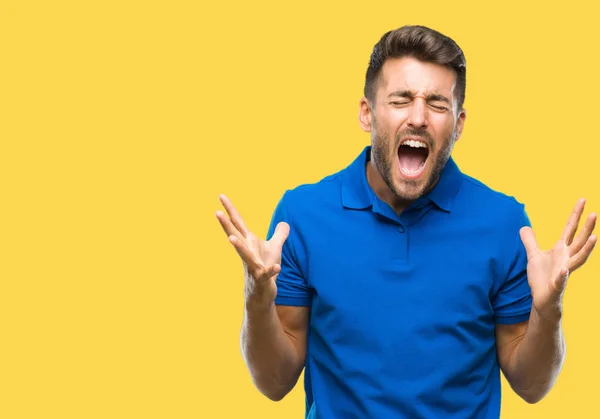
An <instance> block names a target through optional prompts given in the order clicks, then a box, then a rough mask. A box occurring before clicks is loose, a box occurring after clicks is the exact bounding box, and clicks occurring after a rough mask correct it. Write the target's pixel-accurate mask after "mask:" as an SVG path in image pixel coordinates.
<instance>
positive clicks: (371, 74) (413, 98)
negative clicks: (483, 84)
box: [359, 26, 466, 202]
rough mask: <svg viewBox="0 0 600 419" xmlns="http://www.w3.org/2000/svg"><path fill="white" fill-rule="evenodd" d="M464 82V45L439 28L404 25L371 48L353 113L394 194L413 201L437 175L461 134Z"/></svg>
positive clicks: (434, 180)
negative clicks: (357, 110)
mask: <svg viewBox="0 0 600 419" xmlns="http://www.w3.org/2000/svg"><path fill="white" fill-rule="evenodd" d="M465 87H466V63H465V58H464V55H463V52H462V50H461V49H460V48H459V47H458V45H457V44H456V43H455V42H454V41H453V40H451V39H450V38H448V37H447V36H445V35H442V34H440V33H439V32H436V31H434V30H431V29H428V28H425V27H422V26H405V27H402V28H399V29H396V30H394V31H390V32H388V33H386V34H385V35H383V37H382V38H381V39H380V40H379V42H378V43H377V44H376V45H375V47H374V48H373V53H372V54H371V59H370V62H369V68H368V70H367V75H366V81H365V88H364V97H363V99H361V103H360V113H359V120H360V123H361V126H362V128H363V129H364V130H365V131H367V132H371V138H372V146H373V147H372V155H371V159H372V161H373V163H374V165H375V167H376V168H377V171H378V172H379V174H380V175H381V177H382V179H383V180H384V181H385V183H386V185H387V187H388V188H389V189H390V191H391V192H392V194H393V195H394V198H395V199H396V200H400V201H407V202H410V201H413V200H415V199H417V198H419V197H420V196H422V195H423V194H424V193H426V192H428V191H429V190H430V189H431V188H432V187H433V185H434V184H435V183H436V182H437V180H438V178H439V175H440V173H441V171H442V170H443V168H444V166H445V165H446V163H447V161H448V159H449V158H450V154H451V152H452V149H453V146H454V143H455V141H456V140H458V139H459V138H460V135H461V134H462V129H463V125H464V120H465V117H466V115H465V111H464V109H463V103H464V99H465Z"/></svg>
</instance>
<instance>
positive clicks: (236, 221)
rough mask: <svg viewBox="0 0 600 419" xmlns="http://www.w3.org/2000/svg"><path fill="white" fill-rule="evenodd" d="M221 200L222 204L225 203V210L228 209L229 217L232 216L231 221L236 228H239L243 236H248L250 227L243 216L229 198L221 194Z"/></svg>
mask: <svg viewBox="0 0 600 419" xmlns="http://www.w3.org/2000/svg"><path fill="white" fill-rule="evenodd" d="M219 200H220V201H221V204H223V206H224V207H225V210H226V211H227V214H229V218H231V222H232V223H233V225H234V226H235V228H237V230H238V231H239V232H240V233H241V235H242V237H246V236H247V235H248V229H247V228H246V225H245V224H244V220H242V217H241V216H240V214H239V213H238V211H237V210H236V209H235V207H234V206H233V204H232V203H231V201H230V200H229V198H227V197H226V196H225V195H223V194H221V195H219Z"/></svg>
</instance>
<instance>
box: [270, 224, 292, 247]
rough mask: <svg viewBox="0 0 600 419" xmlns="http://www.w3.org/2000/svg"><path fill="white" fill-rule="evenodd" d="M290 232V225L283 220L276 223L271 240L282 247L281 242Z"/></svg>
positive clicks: (283, 241)
mask: <svg viewBox="0 0 600 419" xmlns="http://www.w3.org/2000/svg"><path fill="white" fill-rule="evenodd" d="M289 234H290V225H289V224H288V223H286V222H284V221H282V222H280V223H279V224H277V226H276V227H275V232H274V233H273V237H271V241H272V242H273V243H275V244H276V245H277V247H278V248H279V249H281V248H282V247H283V243H285V241H286V240H287V238H288V236H289Z"/></svg>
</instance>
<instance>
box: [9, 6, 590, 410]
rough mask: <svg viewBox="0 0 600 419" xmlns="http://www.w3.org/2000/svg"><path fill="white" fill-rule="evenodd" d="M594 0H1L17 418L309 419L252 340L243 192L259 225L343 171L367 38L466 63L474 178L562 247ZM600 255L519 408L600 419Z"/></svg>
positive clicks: (354, 146) (581, 149)
mask: <svg viewBox="0 0 600 419" xmlns="http://www.w3.org/2000/svg"><path fill="white" fill-rule="evenodd" d="M588 4H592V2H585V1H570V2H565V3H561V5H560V6H549V5H548V4H547V2H538V3H537V4H531V3H530V2H525V1H518V2H508V3H507V2H498V3H497V4H491V3H488V2H470V3H469V2H465V1H461V2H447V1H444V2H437V3H436V2H416V1H415V2H401V1H388V2H360V3H356V4H355V5H351V4H350V3H349V2H339V3H335V4H334V3H331V2H326V1H322V0H321V1H308V2H290V3H288V2H280V1H272V2H252V3H250V2H242V1H237V2H217V1H215V2H198V1H175V0H171V1H162V2H159V1H70V2H69V1H63V0H60V1H48V2H41V1H38V2H32V1H2V2H1V3H0V5H1V6H0V7H1V9H0V63H1V64H0V104H1V105H0V139H1V142H0V194H1V195H0V196H1V208H2V216H1V217H0V243H1V248H0V280H1V282H0V417H1V418H6V419H13V418H225V417H235V418H242V417H243V418H261V419H268V418H300V417H303V413H304V410H303V407H304V405H303V403H304V395H303V389H302V385H298V386H297V387H296V389H295V390H294V391H293V392H292V393H291V394H290V395H289V396H288V397H287V398H286V399H284V400H283V401H282V402H280V403H273V402H270V401H268V400H267V399H266V398H264V397H263V396H261V395H260V394H259V393H258V392H257V391H256V390H255V389H254V387H253V385H252V383H251V381H250V378H249V375H248V374H247V372H246V369H245V365H244V363H243V361H242V358H241V356H240V350H239V329H240V325H241V319H242V304H243V278H242V269H241V263H240V262H239V259H238V257H237V255H236V254H235V252H234V251H233V249H232V248H231V247H230V245H229V244H228V242H227V240H226V237H225V235H224V234H223V233H222V231H221V230H220V226H219V225H218V222H217V221H216V218H215V217H214V212H215V211H216V210H217V209H219V208H220V205H219V202H218V199H217V196H218V194H219V193H226V194H228V195H229V196H230V197H231V199H232V200H233V202H234V204H235V205H237V206H238V208H239V209H240V211H241V212H242V214H243V216H244V217H245V219H246V222H247V224H248V225H249V226H250V227H251V228H252V229H253V230H254V231H255V232H256V233H257V234H259V235H264V234H265V232H266V229H267V226H268V223H269V219H270V217H271V212H272V210H273V208H274V206H275V204H276V203H277V201H278V200H279V198H280V196H281V194H282V193H283V192H284V190H285V189H287V188H291V187H294V186H296V185H298V184H300V183H307V182H313V181H317V180H319V179H320V178H322V177H323V176H326V175H327V174H330V173H332V172H334V171H337V170H339V169H341V168H343V167H345V166H346V165H347V164H348V163H349V162H350V161H351V160H352V159H354V158H355V156H356V155H357V154H358V153H359V152H360V151H361V150H362V148H363V147H364V146H365V145H367V144H368V143H369V141H370V138H369V136H368V134H365V133H363V132H362V131H361V130H360V128H359V126H358V121H357V110H358V100H359V98H360V96H361V92H362V87H363V77H364V72H365V70H366V66H367V62H368V58H369V54H370V52H371V48H372V46H373V45H374V44H375V42H377V40H378V39H379V37H380V36H381V35H382V34H383V33H384V32H385V31H387V30H389V29H392V28H395V27H398V26H401V25H404V24H424V25H428V26H431V27H433V28H435V29H438V30H440V31H442V32H444V33H446V34H448V35H450V36H451V37H453V38H454V39H455V40H456V41H457V42H458V43H459V45H461V46H462V48H463V49H464V51H465V53H466V56H467V60H468V81H467V83H468V87H467V100H466V104H465V105H466V107H467V110H468V118H467V122H466V128H465V132H464V135H463V138H462V139H461V140H460V142H459V143H458V144H457V148H456V151H455V158H456V159H457V161H458V163H459V165H460V167H461V169H462V170H463V171H465V172H466V173H468V174H470V175H473V176H475V177H477V178H479V179H480V180H482V181H484V182H485V183H487V184H489V185H490V186H491V187H493V188H495V189H499V190H501V191H503V192H506V193H509V194H511V195H514V196H516V197H517V198H518V199H519V200H521V201H523V202H525V203H526V204H527V209H528V211H529V214H530V216H531V219H532V222H533V223H534V227H535V228H536V232H537V235H538V239H539V242H540V244H541V245H542V246H543V247H546V248H547V247H550V246H551V245H552V244H553V243H554V241H555V240H556V239H558V237H559V235H560V232H561V230H562V227H563V225H564V223H565V222H566V220H567V217H568V215H569V213H570V211H571V208H572V206H573V205H574V204H575V202H576V200H577V198H579V197H581V196H584V197H586V198H588V207H587V209H586V214H587V213H589V212H590V211H598V210H599V209H600V188H599V187H598V180H599V176H598V169H597V165H598V163H599V158H598V154H597V152H598V146H597V144H598V141H599V138H598V98H599V97H600V83H599V81H598V74H600V68H599V66H598V58H597V51H598V41H599V40H600V39H599V38H600V36H599V35H598V25H597V17H598V15H599V13H598V9H597V8H594V7H593V6H589V5H588ZM599 293H600V255H597V254H596V255H593V257H592V258H591V259H590V261H589V262H588V264H587V265H586V266H585V267H584V268H583V269H582V270H581V271H580V272H578V273H576V274H575V275H574V276H573V277H572V278H571V281H570V283H569V286H568V290H567V295H566V297H565V298H566V300H565V320H564V325H565V331H566V337H567V344H568V355H567V360H566V364H565V367H564V370H563V372H562V375H561V376H560V379H559V381H558V383H557V385H556V386H555V388H554V390H553V391H552V393H551V394H550V395H549V396H548V397H547V398H546V399H544V400H543V401H542V402H540V403H539V404H537V405H533V406H531V405H527V404H526V403H525V402H523V401H520V400H519V399H518V398H517V397H516V396H514V395H513V394H512V393H511V391H510V389H509V387H508V386H507V385H506V383H505V382H503V389H504V398H503V415H502V417H503V418H564V417H577V418H592V417H600V407H598V406H599V405H598V400H597V397H598V389H599V388H598V384H597V382H598V377H599V376H600V362H599V361H598V353H600V347H599V343H598V338H597V336H596V335H597V332H598V303H597V299H598V297H597V296H598V294H599Z"/></svg>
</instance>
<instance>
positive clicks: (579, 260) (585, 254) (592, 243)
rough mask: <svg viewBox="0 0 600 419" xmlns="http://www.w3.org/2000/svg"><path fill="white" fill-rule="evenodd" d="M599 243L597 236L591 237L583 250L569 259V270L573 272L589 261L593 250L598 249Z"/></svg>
mask: <svg viewBox="0 0 600 419" xmlns="http://www.w3.org/2000/svg"><path fill="white" fill-rule="evenodd" d="M597 242H598V237H597V236H595V235H594V236H590V237H589V238H588V239H587V241H586V242H585V245H584V246H583V248H582V249H581V250H580V251H579V252H578V253H577V254H576V255H575V256H573V257H571V258H570V259H569V270H570V271H571V272H573V271H574V270H575V269H577V268H579V267H581V265H583V264H584V263H585V262H586V261H587V259H588V258H589V257H590V254H591V253H592V250H594V247H596V243H597Z"/></svg>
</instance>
